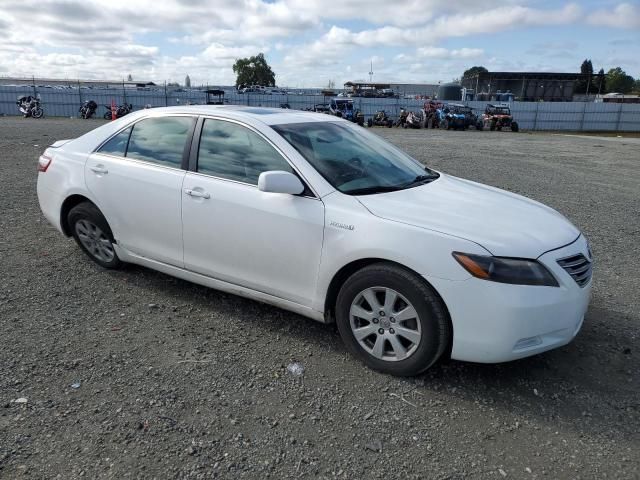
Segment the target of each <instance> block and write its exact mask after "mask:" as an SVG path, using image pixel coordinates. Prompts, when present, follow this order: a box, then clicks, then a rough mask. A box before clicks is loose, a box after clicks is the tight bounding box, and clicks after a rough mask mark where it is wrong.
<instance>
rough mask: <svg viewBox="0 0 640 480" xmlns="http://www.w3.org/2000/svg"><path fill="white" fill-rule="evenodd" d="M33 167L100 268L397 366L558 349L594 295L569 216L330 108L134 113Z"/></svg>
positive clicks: (44, 200) (60, 218)
mask: <svg viewBox="0 0 640 480" xmlns="http://www.w3.org/2000/svg"><path fill="white" fill-rule="evenodd" d="M425 141H426V140H425ZM38 170H39V172H40V173H39V175H38V198H39V201H40V207H41V209H42V211H43V213H44V215H45V217H46V218H47V220H48V221H49V222H50V223H51V224H52V225H54V226H55V227H56V228H57V229H58V230H60V231H61V232H62V233H64V234H65V235H67V236H73V237H74V238H75V240H76V241H77V243H78V245H79V246H80V248H81V249H82V250H84V252H85V253H86V254H87V255H88V256H89V257H90V258H91V259H92V260H93V261H95V262H96V263H98V264H99V265H101V266H103V267H105V268H117V267H119V266H121V265H122V263H124V262H129V263H136V264H139V265H143V266H146V267H149V268H152V269H155V270H159V271H161V272H164V273H167V274H169V275H173V276H176V277H180V278H183V279H186V280H189V281H192V282H195V283H199V284H202V285H206V286H209V287H212V288H216V289H219V290H224V291H226V292H231V293H234V294H238V295H242V296H246V297H249V298H252V299H255V300H258V301H262V302H266V303H270V304H273V305H277V306H279V307H282V308H284V309H287V310H291V311H293V312H296V313H299V314H301V315H304V316H306V317H310V318H312V319H314V320H318V321H321V322H333V321H335V322H337V326H338V329H339V331H340V335H341V336H342V339H343V340H344V342H345V344H346V346H347V347H348V349H349V350H350V351H351V352H352V353H354V354H355V355H356V356H358V357H359V358H361V359H362V360H363V361H364V362H365V363H366V364H367V365H369V366H371V367H372V368H375V369H377V370H380V371H383V372H389V373H392V374H395V375H413V374H416V373H419V372H421V371H423V370H425V369H427V368H428V367H429V366H430V365H432V364H433V363H434V362H435V361H436V360H437V359H438V358H439V357H441V356H442V355H448V356H450V357H451V358H453V359H458V360H466V361H473V362H483V363H495V362H503V361H509V360H514V359H517V358H522V357H526V356H529V355H533V354H536V353H540V352H543V351H546V350H550V349H552V348H556V347H559V346H562V345H565V344H567V343H569V342H570V341H571V340H572V339H573V338H574V337H575V335H576V334H577V333H578V331H579V330H580V327H581V326H582V322H583V319H584V315H585V312H586V310H587V306H588V304H589V296H590V291H591V271H592V258H591V252H590V249H589V246H588V243H587V239H586V238H585V237H584V236H583V235H582V234H581V233H580V231H579V230H578V229H576V227H574V226H573V225H572V224H571V223H570V222H569V221H568V220H567V219H566V218H564V217H563V216H562V215H560V214H559V213H557V212H556V211H554V210H552V209H551V208H549V207H546V206H544V205H542V204H540V203H538V202H535V201H533V200H529V199H527V198H524V197H521V196H519V195H515V194H513V193H509V192H505V191H502V190H499V189H497V188H492V187H489V186H485V185H481V184H478V183H474V182H471V181H467V180H463V179H460V178H456V177H453V176H450V175H446V174H444V173H440V172H436V171H434V170H431V169H429V168H426V167H425V166H424V165H422V164H420V163H419V162H417V161H416V160H414V159H412V158H410V157H409V156H408V155H406V154H405V153H403V152H402V151H400V150H398V149H397V148H395V147H394V146H392V145H390V144H389V143H387V142H385V141H384V140H382V139H381V138H379V137H378V136H377V135H374V134H371V133H369V132H368V131H367V130H365V129H363V128H361V127H359V126H357V125H354V124H352V123H350V122H347V121H345V120H341V119H339V118H336V117H329V116H327V115H319V114H316V113H306V112H297V111H291V110H280V109H266V108H250V107H229V106H221V107H215V106H191V107H172V108H159V109H153V110H143V111H140V112H136V113H133V114H130V115H127V116H126V117H123V118H121V119H119V120H116V121H114V122H111V123H109V124H106V125H104V126H102V127H100V128H97V129H95V130H93V131H92V132H89V133H87V134H86V135H83V136H81V137H79V138H76V139H74V140H65V141H58V142H56V143H54V144H53V145H52V146H51V147H49V148H48V149H47V150H46V151H45V152H44V154H43V155H42V156H41V157H40V159H39V164H38Z"/></svg>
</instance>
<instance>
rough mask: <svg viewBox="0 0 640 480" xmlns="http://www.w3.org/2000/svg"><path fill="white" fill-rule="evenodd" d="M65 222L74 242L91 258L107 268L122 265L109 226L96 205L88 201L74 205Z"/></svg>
mask: <svg viewBox="0 0 640 480" xmlns="http://www.w3.org/2000/svg"><path fill="white" fill-rule="evenodd" d="M67 223H68V225H69V229H70V230H71V234H72V235H73V238H74V239H75V241H76V243H77V244H78V246H79V247H80V248H81V249H82V250H83V251H84V253H86V254H87V256H88V257H89V258H90V259H91V260H93V261H94V262H96V263H97V264H98V265H100V266H101V267H104V268H109V269H116V268H120V267H121V266H122V261H121V260H120V259H119V258H118V254H117V253H116V251H115V248H114V244H115V240H114V238H113V234H112V233H111V228H109V224H108V223H107V220H106V219H105V218H104V216H103V215H102V213H101V212H100V210H98V207H96V206H95V205H94V204H92V203H89V202H83V203H80V204H78V205H76V206H75V207H73V208H72V209H71V211H70V212H69V215H68V216H67Z"/></svg>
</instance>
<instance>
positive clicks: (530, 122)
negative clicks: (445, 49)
mask: <svg viewBox="0 0 640 480" xmlns="http://www.w3.org/2000/svg"><path fill="white" fill-rule="evenodd" d="M24 95H32V96H39V98H40V102H41V105H42V108H43V109H44V112H45V116H52V117H77V116H78V110H79V109H80V106H81V105H82V104H83V102H84V101H86V100H93V101H95V102H96V103H97V104H98V106H99V107H98V111H97V112H96V115H97V116H98V117H102V116H103V115H104V113H105V112H107V111H108V110H109V109H110V106H111V103H112V102H113V103H115V104H116V105H120V104H122V103H131V104H132V105H133V108H134V110H139V109H142V108H149V107H165V106H176V105H189V104H204V103H206V94H205V92H204V90H202V89H192V88H171V87H163V86H160V87H144V88H129V87H124V86H123V87H122V88H103V87H90V86H85V85H82V84H80V83H78V84H76V85H73V84H71V85H67V86H61V85H56V86H45V87H38V86H28V85H24V86H13V85H0V115H20V112H19V110H18V107H17V105H16V101H17V99H18V97H21V96H24ZM331 98H332V97H328V96H323V95H322V94H315V95H309V94H306V93H305V92H303V91H301V92H296V91H291V92H289V93H278V94H261V93H244V94H240V93H238V92H236V91H235V89H225V95H224V103H225V104H228V105H247V106H255V107H274V108H284V107H288V108H291V109H296V110H312V109H314V108H315V107H316V106H317V105H327V106H328V104H329V102H330V101H331ZM353 101H354V105H355V108H357V109H359V110H360V111H362V113H363V114H364V115H365V119H368V118H370V117H372V116H373V115H374V114H375V112H377V111H378V110H384V111H385V112H386V113H387V115H389V116H390V117H391V118H392V119H394V120H395V119H397V118H398V116H399V114H400V110H401V109H402V108H404V109H406V110H411V111H418V110H420V109H421V108H422V106H423V104H424V100H419V99H414V98H354V99H353ZM465 103H466V104H467V105H469V106H470V107H472V108H474V109H475V111H476V113H477V114H481V113H482V112H483V111H484V108H485V105H486V104H487V103H489V102H465ZM510 105H511V111H512V114H513V117H514V119H515V120H516V121H517V122H518V124H519V125H520V128H522V129H526V130H568V131H598V130H603V131H607V130H608V131H640V104H626V103H594V102H512V103H511V104H510Z"/></svg>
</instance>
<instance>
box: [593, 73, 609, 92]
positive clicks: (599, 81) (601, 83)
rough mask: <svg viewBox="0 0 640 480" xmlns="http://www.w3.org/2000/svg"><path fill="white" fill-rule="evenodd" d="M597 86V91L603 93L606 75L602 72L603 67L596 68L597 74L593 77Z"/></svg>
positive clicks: (605, 89)
mask: <svg viewBox="0 0 640 480" xmlns="http://www.w3.org/2000/svg"><path fill="white" fill-rule="evenodd" d="M593 81H594V82H595V83H596V86H597V87H598V90H597V93H600V94H604V93H605V92H606V91H607V76H606V75H605V73H604V68H601V69H600V70H598V75H596V76H595V77H594V79H593Z"/></svg>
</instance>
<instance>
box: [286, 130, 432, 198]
mask: <svg viewBox="0 0 640 480" xmlns="http://www.w3.org/2000/svg"><path fill="white" fill-rule="evenodd" d="M273 129H274V130H275V131H276V132H278V133H279V134H280V135H281V136H282V137H283V138H284V139H285V140H286V141H287V142H289V143H290V144H291V145H292V146H293V147H294V148H295V149H296V150H297V151H298V152H299V153H300V154H301V155H302V156H303V157H304V158H305V159H306V160H307V161H308V162H309V163H310V164H311V165H312V166H313V167H314V168H315V169H316V170H317V171H318V172H319V173H320V174H321V175H322V176H323V177H324V178H325V179H326V180H327V181H328V182H329V183H330V184H331V185H332V186H333V187H334V188H336V189H338V190H339V191H341V192H342V193H346V194H348V195H367V194H372V193H381V192H390V191H394V190H402V189H405V188H411V187H415V186H418V185H422V184H424V183H427V182H429V181H432V180H434V179H436V178H438V176H439V175H438V174H437V173H436V172H434V171H432V170H429V169H428V168H426V167H424V166H423V165H421V164H420V163H419V162H417V161H416V160H414V159H413V158H411V157H409V156H408V155H406V154H405V153H403V152H402V151H400V150H398V149H397V148H395V147H393V146H392V145H391V144H389V143H387V142H385V141H384V140H382V139H381V138H380V137H378V136H377V135H374V134H372V133H369V132H367V131H366V130H364V129H362V127H358V126H355V125H350V124H348V123H346V122H344V123H343V122H311V123H289V124H283V125H274V126H273Z"/></svg>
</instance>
